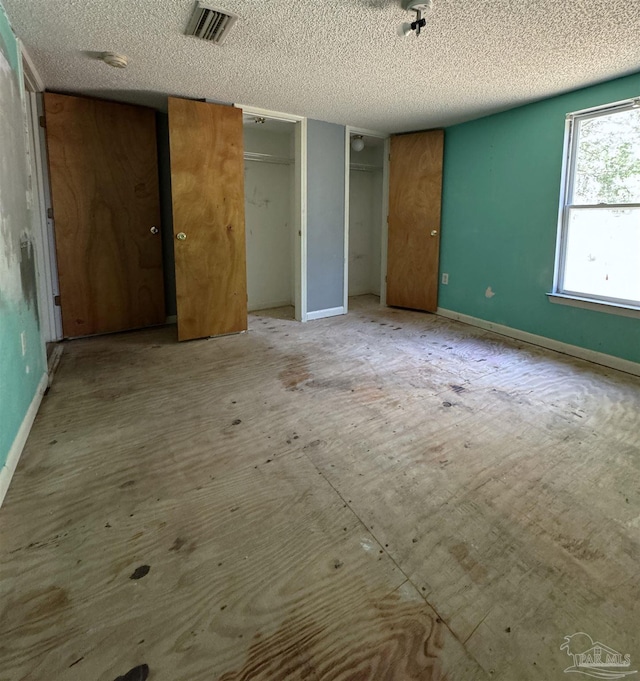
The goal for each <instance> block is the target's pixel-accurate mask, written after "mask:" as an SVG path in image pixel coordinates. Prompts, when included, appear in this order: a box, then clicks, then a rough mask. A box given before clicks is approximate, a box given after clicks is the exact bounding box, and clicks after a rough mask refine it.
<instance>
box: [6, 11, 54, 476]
mask: <svg viewBox="0 0 640 681" xmlns="http://www.w3.org/2000/svg"><path fill="white" fill-rule="evenodd" d="M23 107H24V87H23V76H22V70H21V59H20V52H19V48H18V44H17V41H16V39H15V36H14V35H13V33H12V31H11V26H10V24H9V21H8V19H7V16H6V14H5V13H4V9H3V8H2V6H1V5H0V140H1V141H2V142H1V143H2V154H0V467H2V466H4V465H5V463H6V460H7V455H8V453H9V450H10V448H11V445H12V444H13V441H14V439H15V436H16V434H17V432H18V429H19V428H20V425H21V423H22V421H23V419H24V416H25V414H26V412H27V410H28V408H29V405H30V404H31V401H32V400H33V397H34V395H35V393H36V389H37V386H38V383H39V382H40V379H41V377H42V374H43V373H44V371H45V368H46V362H45V353H44V344H43V342H42V337H41V334H40V329H39V322H38V304H37V298H36V291H37V284H36V267H35V254H34V247H33V236H32V232H31V224H32V222H31V216H30V214H29V204H30V202H29V196H28V194H29V186H30V183H29V172H28V164H27V146H26V137H25V124H24V108H23Z"/></svg>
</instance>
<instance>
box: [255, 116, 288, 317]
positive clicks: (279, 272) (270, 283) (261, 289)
mask: <svg viewBox="0 0 640 681" xmlns="http://www.w3.org/2000/svg"><path fill="white" fill-rule="evenodd" d="M293 132H294V126H293V125H291V134H286V133H281V132H272V131H269V130H264V129H260V128H258V127H257V126H256V127H245V133H244V144H245V152H254V153H260V154H271V155H273V156H277V157H280V158H292V157H293V154H292V145H293ZM293 167H294V166H293V165H283V164H278V163H265V162H262V161H251V160H246V161H245V173H244V178H245V190H244V191H245V222H246V240H247V294H248V297H249V300H248V309H249V310H260V309H266V308H269V307H277V306H281V305H292V304H293V302H294V300H293V295H294V276H293V274H294V271H293V264H294V253H293V244H294V240H293V239H292V233H293V230H294V228H293V225H294V214H293V208H294V204H295V196H294V182H293V179H294V175H293Z"/></svg>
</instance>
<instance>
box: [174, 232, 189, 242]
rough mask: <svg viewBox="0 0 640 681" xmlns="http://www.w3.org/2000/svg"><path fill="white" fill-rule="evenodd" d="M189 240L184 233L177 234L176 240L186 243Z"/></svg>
mask: <svg viewBox="0 0 640 681" xmlns="http://www.w3.org/2000/svg"><path fill="white" fill-rule="evenodd" d="M186 238H187V235H186V234H185V233H184V232H178V233H177V234H176V239H177V240H178V241H184V240H185V239H186Z"/></svg>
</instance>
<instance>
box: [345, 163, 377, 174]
mask: <svg viewBox="0 0 640 681" xmlns="http://www.w3.org/2000/svg"><path fill="white" fill-rule="evenodd" d="M349 168H350V169H351V170H363V171H364V172H368V173H373V172H375V171H376V170H382V166H376V165H373V164H371V163H351V164H350V165H349Z"/></svg>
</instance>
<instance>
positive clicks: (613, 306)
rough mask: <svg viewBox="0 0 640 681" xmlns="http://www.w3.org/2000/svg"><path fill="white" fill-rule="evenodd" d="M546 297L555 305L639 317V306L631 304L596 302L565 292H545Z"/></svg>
mask: <svg viewBox="0 0 640 681" xmlns="http://www.w3.org/2000/svg"><path fill="white" fill-rule="evenodd" d="M547 297H548V298H549V302H550V303H556V304H557V305H570V306H571V307H581V308H583V309H584V310H594V311H596V312H606V313H607V314H615V315H620V316H622V317H635V318H636V319H640V307H635V306H632V305H619V304H618V303H605V302H598V301H595V300H591V299H590V298H580V297H579V296H570V295H567V294H566V293H547Z"/></svg>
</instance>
